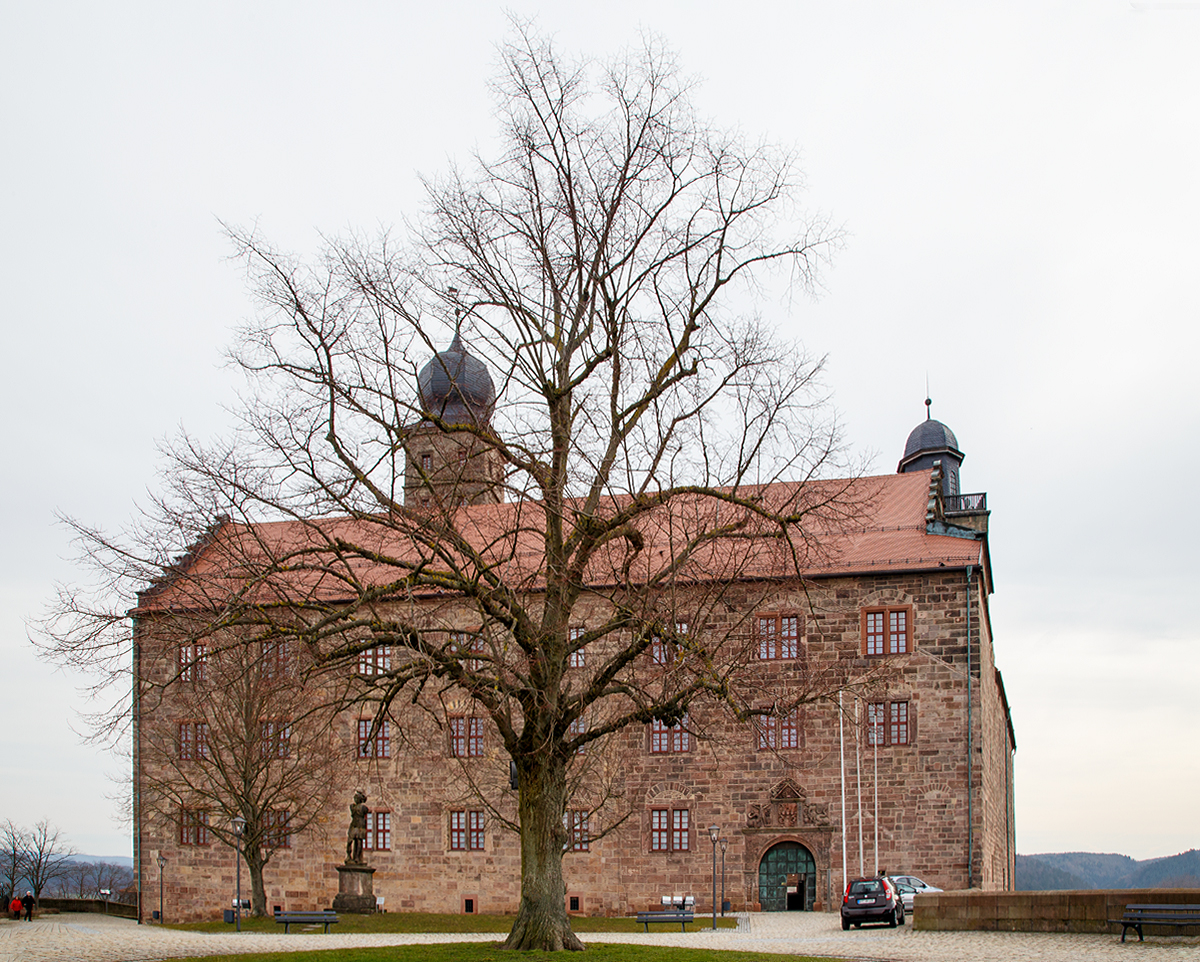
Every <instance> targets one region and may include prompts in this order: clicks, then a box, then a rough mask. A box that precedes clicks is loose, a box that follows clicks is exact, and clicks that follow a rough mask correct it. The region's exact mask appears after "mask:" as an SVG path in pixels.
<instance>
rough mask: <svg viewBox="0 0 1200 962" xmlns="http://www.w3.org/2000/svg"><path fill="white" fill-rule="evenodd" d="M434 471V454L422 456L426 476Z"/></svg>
mask: <svg viewBox="0 0 1200 962" xmlns="http://www.w3.org/2000/svg"><path fill="white" fill-rule="evenodd" d="M432 470H433V455H432V454H422V455H421V471H422V472H424V473H425V474H428V473H429V472H430V471H432Z"/></svg>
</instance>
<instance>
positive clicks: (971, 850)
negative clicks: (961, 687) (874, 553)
mask: <svg viewBox="0 0 1200 962" xmlns="http://www.w3.org/2000/svg"><path fill="white" fill-rule="evenodd" d="M973 573H974V568H973V567H972V566H971V565H967V888H974V887H975V770H974V769H975V764H974V763H975V756H974V753H973V748H974V739H973V735H974V731H975V727H974V726H975V723H974V719H973V717H972V714H971V687H972V684H971V677H972V676H971V604H972V602H973V601H974V584H973V582H972V575H973Z"/></svg>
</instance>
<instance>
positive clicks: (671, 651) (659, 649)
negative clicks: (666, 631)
mask: <svg viewBox="0 0 1200 962" xmlns="http://www.w3.org/2000/svg"><path fill="white" fill-rule="evenodd" d="M687 633H688V625H687V622H686V621H677V622H675V638H674V639H671V638H663V637H660V636H659V635H654V636H653V637H652V638H651V639H650V660H651V661H652V662H654V664H656V665H671V664H674V663H675V659H676V658H678V657H679V640H680V639H683V638H686V637H687Z"/></svg>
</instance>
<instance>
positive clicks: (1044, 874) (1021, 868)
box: [1014, 855, 1092, 892]
mask: <svg viewBox="0 0 1200 962" xmlns="http://www.w3.org/2000/svg"><path fill="white" fill-rule="evenodd" d="M1014 887H1015V888H1016V889H1018V890H1019V891H1023V892H1061V891H1065V890H1068V889H1090V888H1092V884H1091V882H1088V881H1087V880H1086V879H1082V878H1080V877H1079V876H1078V875H1074V874H1072V873H1071V872H1064V871H1063V870H1062V869H1059V868H1055V867H1054V866H1053V865H1051V864H1049V863H1048V862H1045V861H1043V860H1042V857H1041V856H1038V855H1018V856H1017V877H1016V885H1015V886H1014Z"/></svg>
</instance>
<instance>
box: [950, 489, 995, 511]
mask: <svg viewBox="0 0 1200 962" xmlns="http://www.w3.org/2000/svg"><path fill="white" fill-rule="evenodd" d="M942 504H943V506H944V508H945V511H946V514H976V513H978V512H980V511H986V510H987V493H986V492H981V493H980V494H950V495H947V496H946V497H945V498H943V499H942Z"/></svg>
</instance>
